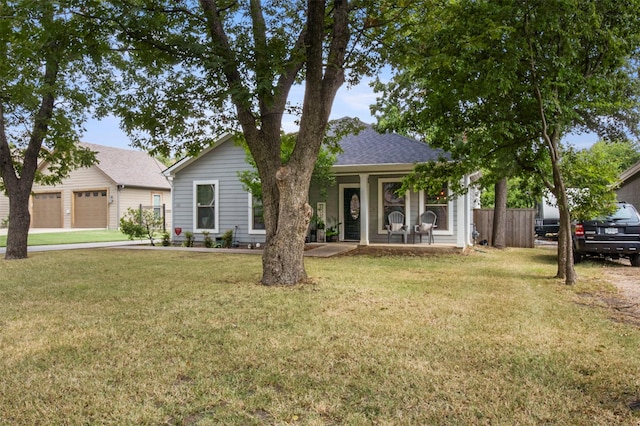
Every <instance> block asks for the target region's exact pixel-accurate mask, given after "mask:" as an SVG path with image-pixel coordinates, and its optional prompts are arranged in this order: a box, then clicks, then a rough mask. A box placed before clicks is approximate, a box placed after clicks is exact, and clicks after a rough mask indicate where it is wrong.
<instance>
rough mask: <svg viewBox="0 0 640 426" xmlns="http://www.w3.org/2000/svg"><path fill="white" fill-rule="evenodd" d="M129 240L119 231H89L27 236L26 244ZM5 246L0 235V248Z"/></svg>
mask: <svg viewBox="0 0 640 426" xmlns="http://www.w3.org/2000/svg"><path fill="white" fill-rule="evenodd" d="M128 239H129V238H128V237H127V236H126V235H125V234H123V233H122V232H120V231H109V230H100V231H96V230H90V231H68V232H50V233H42V234H34V233H31V234H29V240H28V244H29V245H30V246H46V245H52V244H77V243H100V242H107V241H126V240H128ZM6 246H7V236H6V235H0V247H6Z"/></svg>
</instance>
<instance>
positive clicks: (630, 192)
mask: <svg viewBox="0 0 640 426" xmlns="http://www.w3.org/2000/svg"><path fill="white" fill-rule="evenodd" d="M616 193H617V196H618V201H626V202H627V203H631V204H633V205H634V206H635V208H636V209H638V210H640V173H637V174H636V175H635V176H633V177H631V178H629V179H628V180H627V181H626V182H625V183H624V185H623V186H621V187H620V188H619V189H618V190H617V191H616Z"/></svg>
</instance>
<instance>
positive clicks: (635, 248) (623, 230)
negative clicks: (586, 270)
mask: <svg viewBox="0 0 640 426" xmlns="http://www.w3.org/2000/svg"><path fill="white" fill-rule="evenodd" d="M617 207H618V209H617V210H616V212H615V213H614V214H612V215H611V216H607V217H604V218H597V219H593V220H587V221H584V222H578V223H577V224H576V225H575V228H574V232H573V255H574V260H575V262H576V263H578V262H580V261H581V260H582V259H583V258H584V256H600V257H611V258H613V259H618V258H621V257H628V258H629V259H630V260H631V265H633V266H640V215H639V214H638V211H637V210H636V209H635V207H633V205H632V204H629V203H624V202H623V203H617Z"/></svg>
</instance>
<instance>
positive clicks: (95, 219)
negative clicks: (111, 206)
mask: <svg viewBox="0 0 640 426" xmlns="http://www.w3.org/2000/svg"><path fill="white" fill-rule="evenodd" d="M73 209H74V215H73V217H74V228H106V227H107V212H108V203H107V191H105V190H99V191H78V192H74V194H73Z"/></svg>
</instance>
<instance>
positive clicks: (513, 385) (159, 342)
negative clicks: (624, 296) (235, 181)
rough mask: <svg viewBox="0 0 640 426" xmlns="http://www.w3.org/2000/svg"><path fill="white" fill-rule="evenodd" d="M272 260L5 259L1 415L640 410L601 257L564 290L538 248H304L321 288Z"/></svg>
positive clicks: (637, 338)
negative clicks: (287, 284) (334, 252)
mask: <svg viewBox="0 0 640 426" xmlns="http://www.w3.org/2000/svg"><path fill="white" fill-rule="evenodd" d="M260 261H261V260H260V257H259V256H251V255H232V254H225V253H196V252H185V251H131V250H121V249H117V250H115V249H100V250H86V251H60V252H43V253H33V254H31V255H30V257H29V259H26V260H20V261H4V260H3V261H1V263H0V268H2V274H0V300H2V303H0V327H1V328H0V329H1V330H2V332H1V333H0V377H2V381H1V382H0V383H1V385H0V407H1V409H0V424H104V423H111V424H234V425H235V424H237V425H251V424H255V425H259V424H304V425H325V424H331V425H338V424H340V425H341V424H356V425H358V424H394V425H396V424H406V425H413V424H446V425H449V424H521V425H527V424H531V425H534V424H545V423H546V424H563V425H565V424H589V425H592V424H602V425H605V424H606V425H610V424H627V425H637V424H638V422H639V421H640V415H639V414H638V412H637V411H634V409H635V408H636V405H635V404H636V403H637V402H638V400H640V356H638V348H639V347H640V330H639V329H638V328H636V327H634V326H632V325H627V324H624V323H621V322H616V321H613V320H612V319H611V318H610V312H609V311H607V310H606V309H603V308H602V307H594V306H591V305H589V304H588V303H585V300H591V298H589V297H586V298H585V296H584V295H585V294H591V295H594V294H597V293H599V292H605V293H608V294H610V293H612V292H613V291H614V290H613V288H612V287H611V286H609V285H608V284H606V283H604V282H603V281H602V280H601V279H600V276H601V274H602V271H601V266H598V265H594V264H586V265H580V267H579V268H578V273H579V274H580V276H581V277H582V278H583V279H582V281H581V282H580V283H579V284H578V285H577V286H574V287H567V286H564V285H563V284H561V283H560V282H559V281H558V280H554V279H552V278H550V277H551V276H552V275H553V274H554V272H555V268H556V266H555V263H554V257H553V253H552V252H550V251H547V250H544V249H535V250H533V249H531V250H515V249H509V250H504V251H494V250H491V249H485V250H483V252H476V253H473V254H471V255H468V256H461V255H447V256H435V257H416V256H412V257H399V256H389V257H369V256H344V257H337V258H329V259H316V258H309V259H306V263H307V270H308V272H309V274H310V276H311V277H312V283H309V284H307V285H303V286H295V287H291V288H283V287H279V288H265V287H263V286H260V285H258V283H257V282H258V280H259V278H260V272H261V266H260ZM638 405H640V404H638ZM639 408H640V407H639Z"/></svg>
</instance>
